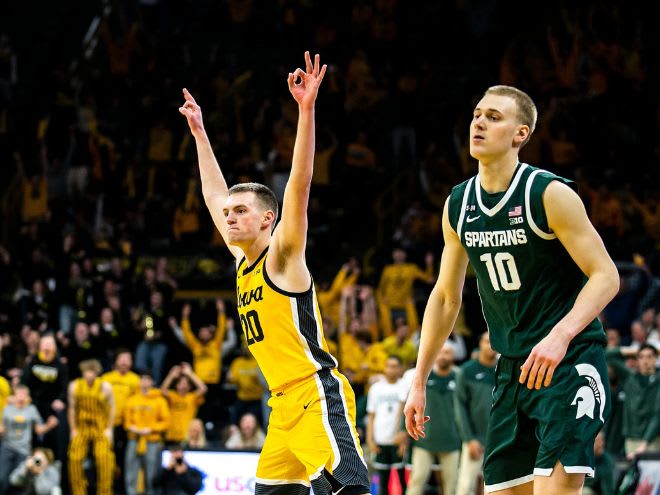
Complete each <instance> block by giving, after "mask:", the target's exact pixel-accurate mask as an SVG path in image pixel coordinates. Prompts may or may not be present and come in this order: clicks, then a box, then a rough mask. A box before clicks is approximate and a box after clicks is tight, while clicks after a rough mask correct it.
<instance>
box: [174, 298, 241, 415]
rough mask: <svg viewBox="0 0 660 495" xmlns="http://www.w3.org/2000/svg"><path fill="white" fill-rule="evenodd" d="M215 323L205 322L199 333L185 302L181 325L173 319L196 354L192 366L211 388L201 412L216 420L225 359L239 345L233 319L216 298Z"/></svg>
mask: <svg viewBox="0 0 660 495" xmlns="http://www.w3.org/2000/svg"><path fill="white" fill-rule="evenodd" d="M215 308H216V312H217V317H216V325H209V324H206V325H202V326H201V327H200V328H199V331H198V332H197V335H195V333H194V332H193V330H192V325H191V323H190V315H191V306H190V304H184V305H183V309H182V310H181V328H180V329H179V328H178V327H177V326H176V319H174V318H170V326H171V327H172V328H173V331H174V332H175V333H176V335H177V336H178V337H179V338H180V339H181V340H182V341H183V342H184V343H185V344H186V346H187V347H188V348H189V349H190V351H191V352H192V355H193V369H194V371H195V374H196V375H197V376H199V377H200V379H201V380H202V381H203V382H204V384H205V385H206V387H207V389H208V394H207V402H206V404H205V405H204V406H203V407H202V410H201V411H200V416H201V417H203V418H204V419H206V420H212V419H216V418H217V416H218V410H219V409H220V408H221V407H223V406H222V405H221V404H219V403H218V399H219V398H220V396H221V390H220V378H221V373H222V358H223V357H225V356H226V355H227V354H229V353H230V352H231V351H232V350H233V349H234V347H235V346H236V342H237V340H238V339H237V337H236V331H235V330H234V321H233V320H232V319H227V315H226V312H225V303H224V301H223V300H222V299H216V301H215Z"/></svg>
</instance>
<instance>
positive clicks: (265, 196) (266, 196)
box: [228, 182, 280, 227]
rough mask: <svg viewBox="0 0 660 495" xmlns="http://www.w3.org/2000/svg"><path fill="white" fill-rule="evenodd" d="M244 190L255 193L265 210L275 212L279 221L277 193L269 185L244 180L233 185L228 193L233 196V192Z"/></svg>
mask: <svg viewBox="0 0 660 495" xmlns="http://www.w3.org/2000/svg"><path fill="white" fill-rule="evenodd" d="M242 192H251V193H254V195H255V196H256V197H257V200H258V201H259V203H260V204H261V206H262V207H263V208H264V209H265V210H272V212H273V213H275V222H277V216H278V215H279V211H280V209H279V205H278V203H277V198H276V197H275V193H274V192H273V191H272V190H271V189H270V188H269V187H266V186H264V185H263V184H258V183H257V182H243V183H241V184H236V185H233V186H231V187H230V188H229V191H228V194H229V196H231V195H232V194H236V193H242ZM275 222H273V227H274V226H275Z"/></svg>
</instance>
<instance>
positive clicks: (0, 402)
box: [0, 376, 11, 418]
mask: <svg viewBox="0 0 660 495" xmlns="http://www.w3.org/2000/svg"><path fill="white" fill-rule="evenodd" d="M10 395H11V386H10V385H9V382H8V381H7V379H6V378H5V377H4V376H0V418H2V411H4V410H5V406H6V405H7V399H8V398H9V396H10Z"/></svg>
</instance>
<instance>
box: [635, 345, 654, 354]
mask: <svg viewBox="0 0 660 495" xmlns="http://www.w3.org/2000/svg"><path fill="white" fill-rule="evenodd" d="M647 349H648V350H650V351H651V352H652V353H653V355H654V356H655V357H658V349H656V348H655V346H654V345H652V344H642V345H640V346H639V349H638V350H637V355H638V356H639V353H640V352H642V351H645V350H647Z"/></svg>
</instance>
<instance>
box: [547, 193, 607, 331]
mask: <svg viewBox="0 0 660 495" xmlns="http://www.w3.org/2000/svg"><path fill="white" fill-rule="evenodd" d="M543 204H544V206H545V210H546V215H547V217H548V226H549V227H550V229H551V230H552V231H553V232H554V233H555V235H556V236H557V238H558V239H559V241H560V242H561V243H562V245H563V246H564V248H565V249H566V251H568V254H569V255H570V256H571V258H572V259H573V261H575V263H576V264H577V265H578V267H579V268H580V270H582V272H583V273H584V274H585V275H586V276H587V278H588V281H587V283H586V284H585V286H584V287H583V288H582V290H581V291H580V293H579V294H578V297H577V299H576V301H575V304H574V306H573V308H572V309H571V311H570V312H569V313H568V314H567V315H566V316H565V317H564V318H563V319H562V320H561V321H560V322H559V323H558V324H557V325H556V328H559V329H560V330H561V331H564V332H566V333H567V335H568V336H569V338H570V339H573V338H574V337H575V336H576V335H577V334H578V333H580V332H581V331H582V330H583V329H584V328H585V327H586V326H587V325H588V324H589V323H590V322H591V321H593V320H594V318H596V317H597V316H598V315H599V314H600V312H601V311H602V310H603V309H604V308H605V306H606V305H607V304H608V303H609V302H610V301H611V300H612V298H613V297H614V296H615V295H616V293H617V292H618V290H619V274H618V271H617V269H616V266H615V265H614V262H613V261H612V259H611V258H610V256H609V254H608V253H607V250H606V249H605V245H604V244H603V241H602V239H601V238H600V236H599V235H598V232H596V229H595V228H594V226H593V225H592V224H591V222H590V221H589V218H588V217H587V212H586V210H585V208H584V204H582V200H581V199H580V198H579V196H578V195H577V194H576V193H575V192H574V191H573V190H572V189H570V188H569V187H568V186H566V185H564V184H562V183H560V182H557V181H553V182H551V183H550V184H549V185H548V187H547V188H546V191H545V194H544V196H543Z"/></svg>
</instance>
